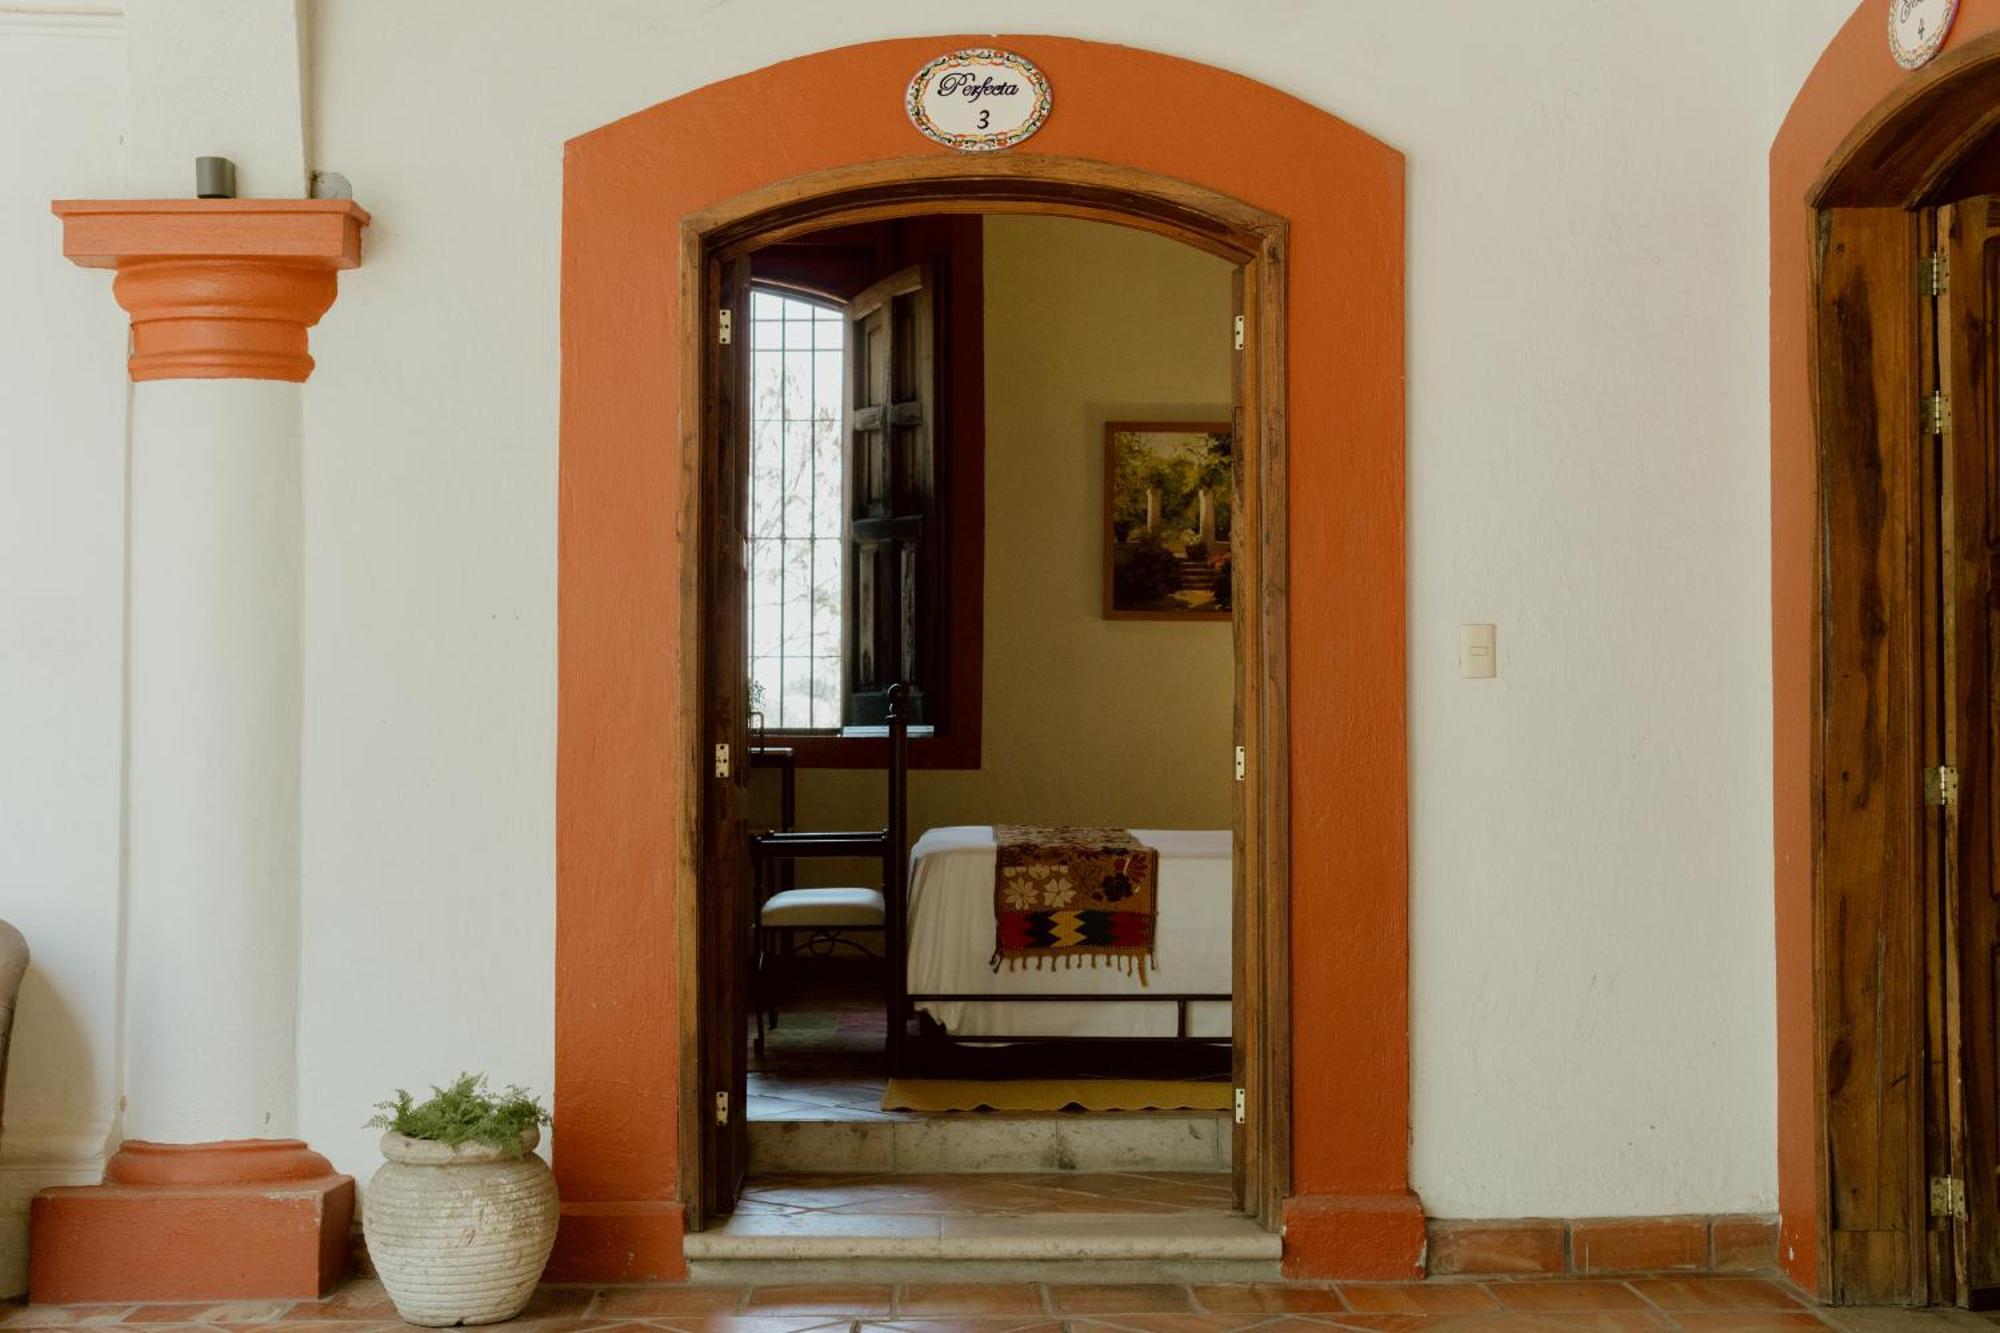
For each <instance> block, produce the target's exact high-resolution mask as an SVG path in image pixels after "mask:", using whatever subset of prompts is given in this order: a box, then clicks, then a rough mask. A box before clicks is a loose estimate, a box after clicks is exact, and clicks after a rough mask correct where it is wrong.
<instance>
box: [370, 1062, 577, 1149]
mask: <svg viewBox="0 0 2000 1333" xmlns="http://www.w3.org/2000/svg"><path fill="white" fill-rule="evenodd" d="M375 1112H376V1114H375V1117H374V1118H373V1119H371V1120H370V1121H369V1122H368V1128H370V1129H389V1130H394V1131H395V1132H396V1133H398V1134H401V1135H403V1136H404V1137H405V1138H411V1139H428V1140H430V1141H431V1142H433V1143H442V1144H446V1145H447V1146H449V1147H454V1148H455V1147H457V1146H458V1145H459V1144H461V1143H483V1144H486V1145H487V1146H489V1147H493V1148H498V1149H500V1150H501V1151H502V1152H505V1153H506V1154H508V1155H509V1156H511V1157H519V1156H520V1155H521V1154H522V1153H524V1152H526V1151H527V1149H526V1147H525V1146H524V1145H523V1144H522V1142H521V1135H522V1134H523V1133H525V1132H526V1131H527V1130H530V1129H534V1128H536V1127H537V1126H540V1125H546V1124H548V1123H549V1113H548V1111H547V1109H546V1108H544V1107H543V1105H542V1104H541V1102H539V1101H537V1100H536V1099H535V1098H534V1097H532V1096H530V1095H529V1093H528V1090H527V1089H526V1088H522V1087H514V1086H509V1087H508V1088H507V1089H506V1090H505V1091H504V1092H500V1093H493V1092H490V1091H488V1090H487V1087H486V1076H485V1075H484V1074H460V1075H459V1076H458V1078H457V1080H456V1081H454V1082H453V1083H452V1085H451V1086H450V1087H448V1088H440V1087H437V1086H435V1085H433V1086H432V1088H431V1095H430V1096H429V1097H427V1098H425V1099H424V1100H423V1101H421V1102H420V1101H418V1100H417V1099H416V1098H414V1097H412V1096H411V1095H410V1094H409V1093H408V1092H407V1091H405V1090H404V1089H402V1088H398V1089H396V1095H395V1097H394V1098H393V1099H392V1100H390V1101H386V1102H377V1103H376V1104H375Z"/></svg>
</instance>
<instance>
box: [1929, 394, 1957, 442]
mask: <svg viewBox="0 0 2000 1333" xmlns="http://www.w3.org/2000/svg"><path fill="white" fill-rule="evenodd" d="M1923 416H1924V424H1923V433H1924V434H1926V435H1949V434H1951V399H1950V398H1948V397H1946V396H1945V394H1944V392H1943V391H1942V390H1939V391H1938V392H1936V393H1933V394H1932V395H1930V396H1929V397H1928V398H1926V399H1924V412H1923Z"/></svg>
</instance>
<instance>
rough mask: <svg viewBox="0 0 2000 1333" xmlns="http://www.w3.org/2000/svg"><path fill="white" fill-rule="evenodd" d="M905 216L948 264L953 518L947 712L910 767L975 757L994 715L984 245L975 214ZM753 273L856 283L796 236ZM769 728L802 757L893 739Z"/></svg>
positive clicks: (942, 483)
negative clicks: (988, 683) (989, 651)
mask: <svg viewBox="0 0 2000 1333" xmlns="http://www.w3.org/2000/svg"><path fill="white" fill-rule="evenodd" d="M901 221H902V224H903V226H905V227H906V228H908V229H909V231H910V232H911V233H912V234H911V235H910V236H909V237H908V239H907V241H906V242H905V243H906V244H907V245H908V246H909V247H910V248H911V250H912V251H913V252H914V253H916V254H917V255H920V256H923V257H927V258H928V259H929V261H930V262H932V263H933V264H935V266H936V268H937V270H938V272H939V274H940V281H939V284H938V290H937V293H936V296H935V299H936V300H937V301H938V302H939V309H938V316H937V325H938V334H939V343H940V348H939V350H940V353H941V357H940V361H941V365H940V371H941V373H940V374H939V375H938V384H937V390H936V394H937V404H938V422H939V425H938V429H937V436H936V445H935V461H936V466H937V467H938V469H939V477H938V489H939V491H940V493H941V495H942V497H943V499H942V504H941V506H940V508H941V510H942V512H943V514H944V518H945V521H944V524H943V532H942V534H941V536H942V546H943V550H942V552H941V559H940V568H941V569H943V570H944V572H945V579H946V589H945V596H944V603H945V622H946V623H945V629H944V633H943V637H942V640H941V645H940V646H941V649H942V657H943V662H944V666H943V673H942V675H941V677H940V689H939V691H938V693H939V696H940V703H941V704H942V708H941V710H940V711H941V714H942V718H943V721H942V725H940V726H938V727H937V728H936V729H935V730H933V731H931V732H929V733H919V734H916V735H913V736H912V737H911V740H910V767H912V768H917V769H976V768H978V767H979V766H980V757H981V752H982V742H983V736H984V716H985V688H984V686H985V649H986V303H985V246H984V243H983V239H982V234H981V227H980V223H981V219H980V218H979V217H978V216H977V215H974V216H970V217H967V216H963V215H958V216H938V215H933V216H918V217H910V218H906V219H902V220H901ZM885 244H886V242H885ZM779 245H780V246H781V245H782V242H781V243H779ZM883 262H884V263H885V264H886V263H887V261H883ZM844 278H846V279H847V280H846V281H843V279H844ZM751 281H752V285H753V286H757V287H765V288H769V289H770V290H773V291H780V292H787V293H791V294H793V295H796V296H799V297H801V298H803V299H807V300H815V301H829V302H835V303H839V304H843V305H844V304H845V303H846V302H847V301H848V300H849V299H850V298H851V297H853V296H854V295H855V291H854V290H848V288H849V287H851V286H852V280H851V278H847V274H846V271H845V270H843V269H842V268H841V267H840V266H838V265H837V264H835V263H833V262H831V261H825V260H815V258H814V257H813V256H812V255H811V254H809V253H800V252H799V251H798V250H797V249H796V248H791V249H781V248H778V247H772V248H770V249H767V250H765V251H760V252H757V253H754V254H753V255H752V279H751ZM761 739H762V740H764V741H765V742H767V743H769V744H772V745H783V746H785V747H787V748H789V749H790V750H791V751H792V752H793V755H794V762H795V763H796V764H797V765H798V767H800V768H830V769H879V768H882V767H884V766H885V765H886V764H887V763H888V762H889V749H888V742H887V741H886V740H885V739H882V738H880V737H874V736H855V735H845V734H841V733H839V732H832V731H805V730H785V729H782V728H773V729H770V730H767V731H765V732H763V733H761Z"/></svg>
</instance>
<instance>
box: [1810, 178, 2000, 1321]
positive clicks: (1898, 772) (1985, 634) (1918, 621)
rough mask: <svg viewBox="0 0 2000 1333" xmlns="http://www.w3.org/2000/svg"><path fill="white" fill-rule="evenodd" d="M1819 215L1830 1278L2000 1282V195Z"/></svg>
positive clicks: (1824, 1054)
mask: <svg viewBox="0 0 2000 1333" xmlns="http://www.w3.org/2000/svg"><path fill="white" fill-rule="evenodd" d="M1819 227H1820V235H1819V244H1818V247H1817V250H1816V263H1815V269H1814V274H1813V276H1814V281H1815V304H1814V310H1815V320H1816V326H1815V329H1814V366H1813V368H1814V374H1815V377H1816V388H1815V396H1816V403H1815V413H1816V419H1815V433H1816V437H1817V441H1818V463H1819V495H1818V499H1819V513H1818V515H1817V518H1818V528H1819V533H1820V548H1819V555H1820V558H1819V584H1820V586H1819V589H1818V599H1817V600H1818V607H1819V616H1818V625H1817V629H1818V639H1819V644H1818V647H1819V661H1818V663H1817V678H1818V689H1817V691H1816V693H1817V696H1818V697H1817V700H1816V703H1815V719H1814V721H1815V733H1816V734H1815V767H1816V770H1817V772H1816V775H1815V786H1816V788H1817V792H1818V799H1817V803H1816V808H1815V811H1814V821H1815V827H1814V837H1815V843H1816V847H1815V856H1816V894H1815V918H1814V929H1815V946H1814V958H1815V993H1816V1008H1817V1013H1816V1034H1817V1035H1816V1041H1817V1055H1818V1060H1819V1071H1818V1090H1819V1103H1820V1107H1819V1109H1820V1116H1819V1124H1820V1130H1821V1152H1822V1156H1821V1159H1820V1161H1819V1162H1818V1163H1817V1167H1818V1172H1819V1183H1820V1191H1821V1198H1822V1199H1823V1200H1824V1203H1823V1212H1822V1215H1821V1217H1820V1219H1819V1220H1820V1223H1821V1227H1822V1231H1821V1240H1822V1253H1823V1255H1824V1256H1825V1261H1824V1277H1823V1292H1824V1294H1825V1295H1826V1296H1828V1297H1829V1298H1831V1299H1833V1300H1834V1301H1836V1302H1840V1303H1874V1302H1891V1303H1894V1302H1914V1303H1937V1304H1959V1305H1974V1306H1993V1305H2000V700H1996V694H2000V197H1985V196H1974V197H1968V198H1965V199H1962V200H1958V201H1954V202H1950V203H1947V204H1940V205H1938V206H1936V207H1933V208H1928V209H1920V210H1916V211H1910V210H1905V209H1891V208H1855V209H1844V208H1836V209H1828V210H1825V211H1823V212H1822V213H1821V214H1820V215H1819ZM1789 1222H1790V1219H1788V1223H1789Z"/></svg>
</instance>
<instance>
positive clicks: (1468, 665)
mask: <svg viewBox="0 0 2000 1333" xmlns="http://www.w3.org/2000/svg"><path fill="white" fill-rule="evenodd" d="M1458 674H1459V675H1461V676H1463V677H1464V678H1465V679H1467V680H1490V679H1492V678H1493V677H1494V676H1497V675H1499V674H1500V659H1499V657H1498V655H1497V654H1496V653H1495V652H1494V646H1493V627H1492V626H1491V625H1460V626H1459V627H1458Z"/></svg>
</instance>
